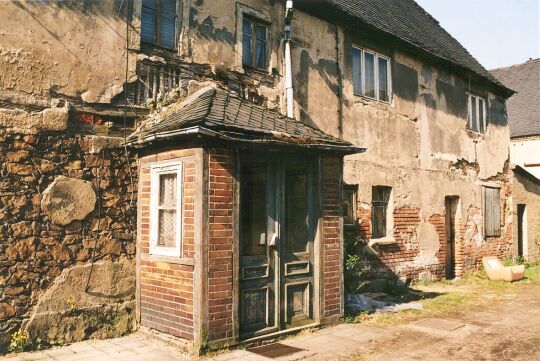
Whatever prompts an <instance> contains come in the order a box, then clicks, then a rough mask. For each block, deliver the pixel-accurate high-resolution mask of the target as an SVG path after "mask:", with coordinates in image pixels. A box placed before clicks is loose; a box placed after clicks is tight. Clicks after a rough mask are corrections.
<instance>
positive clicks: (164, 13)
mask: <svg viewBox="0 0 540 361" xmlns="http://www.w3.org/2000/svg"><path fill="white" fill-rule="evenodd" d="M159 37H160V43H161V45H163V46H167V47H169V48H174V47H175V46H176V0H161V24H160V33H159Z"/></svg>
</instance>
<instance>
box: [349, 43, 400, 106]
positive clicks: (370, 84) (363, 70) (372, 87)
mask: <svg viewBox="0 0 540 361" xmlns="http://www.w3.org/2000/svg"><path fill="white" fill-rule="evenodd" d="M352 72H353V91H354V94H355V95H360V96H364V97H368V98H371V99H375V100H379V101H381V102H385V103H390V102H391V99H392V74H391V59H390V58H389V57H387V56H384V55H382V54H379V53H377V52H375V51H372V50H368V49H364V48H360V47H356V46H353V48H352Z"/></svg>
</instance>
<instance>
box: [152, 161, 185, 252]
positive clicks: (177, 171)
mask: <svg viewBox="0 0 540 361" xmlns="http://www.w3.org/2000/svg"><path fill="white" fill-rule="evenodd" d="M182 179H183V177H182V163H176V164H168V165H156V166H154V167H152V171H151V184H150V189H151V195H150V254H154V255H160V256H174V257H180V250H181V238H182V224H181V220H182Z"/></svg>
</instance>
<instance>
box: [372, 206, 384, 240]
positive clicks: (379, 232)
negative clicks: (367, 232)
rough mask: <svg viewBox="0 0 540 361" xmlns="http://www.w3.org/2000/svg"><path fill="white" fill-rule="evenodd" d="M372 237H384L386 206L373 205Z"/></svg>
mask: <svg viewBox="0 0 540 361" xmlns="http://www.w3.org/2000/svg"><path fill="white" fill-rule="evenodd" d="M371 219H372V225H373V230H372V237H384V236H386V205H381V204H374V205H373V207H372V215H371Z"/></svg>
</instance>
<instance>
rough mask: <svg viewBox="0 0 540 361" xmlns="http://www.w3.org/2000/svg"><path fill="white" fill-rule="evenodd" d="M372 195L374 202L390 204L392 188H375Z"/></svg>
mask: <svg viewBox="0 0 540 361" xmlns="http://www.w3.org/2000/svg"><path fill="white" fill-rule="evenodd" d="M372 193H373V194H372V196H371V197H372V199H373V202H388V201H389V200H390V187H384V186H377V187H373V188H372Z"/></svg>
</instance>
